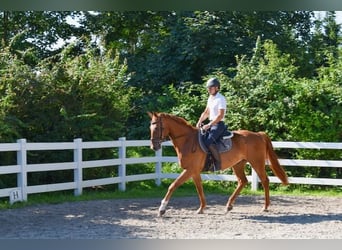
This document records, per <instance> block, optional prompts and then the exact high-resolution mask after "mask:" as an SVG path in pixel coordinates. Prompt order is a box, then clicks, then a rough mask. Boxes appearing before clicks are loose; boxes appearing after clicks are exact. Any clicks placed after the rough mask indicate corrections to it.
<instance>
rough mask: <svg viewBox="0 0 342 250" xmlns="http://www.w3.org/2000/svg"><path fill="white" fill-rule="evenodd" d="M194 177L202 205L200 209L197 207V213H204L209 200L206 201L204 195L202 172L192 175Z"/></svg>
mask: <svg viewBox="0 0 342 250" xmlns="http://www.w3.org/2000/svg"><path fill="white" fill-rule="evenodd" d="M192 179H193V180H194V182H195V185H196V190H197V194H198V198H199V200H200V207H199V209H197V213H198V214H203V212H204V209H205V207H206V206H207V202H206V200H205V196H204V191H203V185H202V178H201V175H200V174H198V175H195V176H193V177H192Z"/></svg>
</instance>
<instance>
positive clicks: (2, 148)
mask: <svg viewBox="0 0 342 250" xmlns="http://www.w3.org/2000/svg"><path fill="white" fill-rule="evenodd" d="M272 144H273V146H274V148H302V149H319V150H320V149H335V150H336V149H337V150H341V149H342V143H327V142H272ZM149 145H150V141H148V140H132V141H128V140H126V139H125V138H124V137H122V138H119V140H118V141H98V142H83V141H82V139H75V140H74V141H73V142H50V143H32V142H27V141H26V139H20V140H18V141H17V143H2V144H0V153H1V152H16V154H17V164H15V165H9V166H1V162H0V178H1V175H4V174H16V175H17V184H16V186H15V187H7V188H2V189H0V197H9V199H10V202H11V203H13V202H15V201H22V200H24V201H26V200H27V198H28V195H29V194H34V193H43V192H51V191H61V190H74V194H75V195H81V194H82V191H83V189H84V188H86V187H92V186H101V185H109V184H118V185H119V189H120V190H123V191H124V190H125V189H126V183H127V182H133V181H143V180H155V182H156V184H157V185H160V183H161V179H164V178H168V179H175V178H177V176H178V174H177V173H164V172H163V171H162V165H163V163H172V162H178V159H177V157H175V156H163V148H164V147H169V146H172V143H171V142H170V141H168V142H164V143H163V144H162V146H163V147H162V149H161V150H159V151H157V152H155V155H154V156H149V157H137V158H134V157H132V158H130V157H127V156H126V150H127V148H129V147H149ZM101 148H118V150H119V154H118V158H114V159H105V160H89V161H85V160H83V158H82V157H83V150H84V149H101ZM47 150H52V151H53V150H73V161H71V162H57V163H42V164H28V162H27V153H28V152H29V151H47ZM0 159H1V158H0ZM279 161H280V164H281V165H283V166H285V167H286V166H300V167H308V166H310V167H330V168H342V161H341V160H309V159H308V160H302V159H301V160H299V159H279ZM142 163H154V164H155V172H154V173H146V174H139V175H127V174H126V168H127V167H129V166H127V165H130V164H142ZM108 166H117V167H118V176H115V177H108V178H101V179H92V180H83V170H84V169H87V168H95V167H96V168H98V167H108ZM56 170H73V171H74V180H73V181H72V182H65V183H53V184H44V185H34V186H29V185H28V183H27V175H28V173H32V172H38V171H39V172H44V171H56ZM202 179H203V180H213V181H236V177H235V176H234V175H228V174H217V173H213V174H202ZM247 179H248V181H249V182H251V188H252V189H253V190H256V189H257V188H258V183H259V180H258V177H257V175H256V173H255V172H254V171H252V174H251V175H250V176H247ZM269 179H270V182H271V183H280V180H279V179H278V178H277V177H273V176H270V177H269ZM289 182H290V183H293V184H311V185H333V186H342V179H331V178H329V179H328V178H304V177H290V178H289Z"/></svg>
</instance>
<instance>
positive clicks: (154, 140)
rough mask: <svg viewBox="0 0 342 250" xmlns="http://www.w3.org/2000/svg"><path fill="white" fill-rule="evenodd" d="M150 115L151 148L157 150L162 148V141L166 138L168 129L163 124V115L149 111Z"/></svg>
mask: <svg viewBox="0 0 342 250" xmlns="http://www.w3.org/2000/svg"><path fill="white" fill-rule="evenodd" d="M148 115H149V116H150V118H151V124H150V131H151V149H153V150H155V151H156V150H159V149H160V148H161V143H162V142H163V141H165V140H166V138H167V136H168V132H167V131H168V129H167V128H165V127H164V126H163V120H162V117H161V116H160V115H159V114H158V113H154V112H153V113H151V112H148Z"/></svg>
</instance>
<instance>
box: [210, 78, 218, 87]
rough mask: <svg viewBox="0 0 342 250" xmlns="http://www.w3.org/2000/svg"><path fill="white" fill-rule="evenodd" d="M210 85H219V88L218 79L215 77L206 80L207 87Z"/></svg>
mask: <svg viewBox="0 0 342 250" xmlns="http://www.w3.org/2000/svg"><path fill="white" fill-rule="evenodd" d="M210 87H219V88H220V81H219V80H218V79H217V78H215V77H213V78H210V79H209V80H208V81H207V88H210Z"/></svg>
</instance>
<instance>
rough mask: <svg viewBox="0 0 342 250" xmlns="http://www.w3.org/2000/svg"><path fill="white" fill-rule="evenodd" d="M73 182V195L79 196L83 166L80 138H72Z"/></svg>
mask: <svg viewBox="0 0 342 250" xmlns="http://www.w3.org/2000/svg"><path fill="white" fill-rule="evenodd" d="M74 144H75V148H74V163H75V169H74V182H75V183H76V188H75V190H74V195H75V196H79V195H81V194H82V181H83V168H82V139H81V138H77V139H74Z"/></svg>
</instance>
